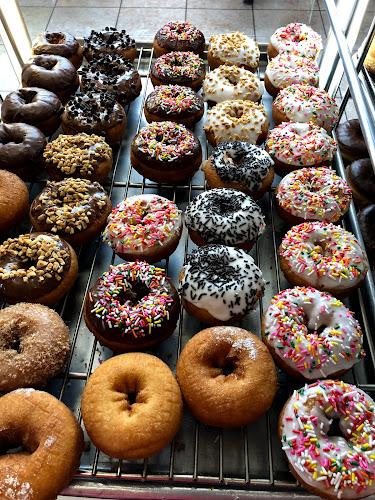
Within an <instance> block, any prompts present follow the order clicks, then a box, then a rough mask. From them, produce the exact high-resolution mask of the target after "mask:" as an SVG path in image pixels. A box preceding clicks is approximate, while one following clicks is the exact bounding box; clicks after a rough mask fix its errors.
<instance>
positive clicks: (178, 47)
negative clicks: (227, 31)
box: [153, 22, 205, 57]
mask: <svg viewBox="0 0 375 500" xmlns="http://www.w3.org/2000/svg"><path fill="white" fill-rule="evenodd" d="M153 45H154V52H155V54H156V56H157V57H160V56H162V55H163V54H166V53H167V52H175V51H181V52H194V53H195V54H202V53H203V51H204V47H205V39H204V35H203V33H202V32H201V31H200V30H199V29H198V28H196V27H195V26H193V25H192V24H191V23H179V22H170V23H167V24H164V26H163V27H162V28H160V30H159V31H158V32H157V33H156V35H155V38H154V43H153Z"/></svg>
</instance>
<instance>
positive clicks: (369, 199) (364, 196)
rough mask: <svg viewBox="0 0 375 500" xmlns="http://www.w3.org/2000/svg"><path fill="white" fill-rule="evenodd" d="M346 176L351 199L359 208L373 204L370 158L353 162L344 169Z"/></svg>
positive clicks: (374, 188) (374, 184)
mask: <svg viewBox="0 0 375 500" xmlns="http://www.w3.org/2000/svg"><path fill="white" fill-rule="evenodd" d="M346 175H347V177H348V183H349V186H350V188H351V190H352V192H353V199H354V201H355V202H356V203H357V204H358V205H359V206H360V207H365V206H366V205H370V204H371V203H375V174H374V169H373V167H372V163H371V160H370V158H363V159H361V160H356V161H353V163H351V164H350V165H348V166H347V167H346Z"/></svg>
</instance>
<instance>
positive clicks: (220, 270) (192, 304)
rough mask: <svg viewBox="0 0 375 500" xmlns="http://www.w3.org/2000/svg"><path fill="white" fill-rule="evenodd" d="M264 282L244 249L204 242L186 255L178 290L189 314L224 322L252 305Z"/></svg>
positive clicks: (211, 320)
mask: <svg viewBox="0 0 375 500" xmlns="http://www.w3.org/2000/svg"><path fill="white" fill-rule="evenodd" d="M264 285H265V281H264V280H263V278H262V272H261V270H260V269H259V268H258V267H257V266H256V265H255V264H254V260H253V258H252V257H250V255H248V254H247V253H246V252H245V250H241V249H239V248H232V247H226V246H225V245H205V246H203V247H199V248H198V249H196V250H194V251H193V252H192V253H191V255H189V256H188V258H187V262H186V264H185V265H184V266H183V268H182V270H181V272H180V288H179V290H180V294H181V302H182V305H183V306H184V308H185V309H186V311H187V313H188V314H190V315H191V316H194V317H195V318H197V319H199V320H201V321H203V322H204V323H207V324H210V325H225V324H231V323H235V322H237V321H239V320H240V319H242V318H243V317H244V316H245V314H247V313H249V312H251V311H252V310H253V309H254V307H255V304H256V302H257V300H258V299H259V298H260V297H262V296H263V292H264Z"/></svg>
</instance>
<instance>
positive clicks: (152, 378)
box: [81, 352, 182, 460]
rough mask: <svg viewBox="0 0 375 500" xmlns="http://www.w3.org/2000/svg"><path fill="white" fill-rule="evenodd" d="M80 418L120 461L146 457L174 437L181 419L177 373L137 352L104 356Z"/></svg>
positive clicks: (95, 440)
mask: <svg viewBox="0 0 375 500" xmlns="http://www.w3.org/2000/svg"><path fill="white" fill-rule="evenodd" d="M81 412H82V418H83V421H84V423H85V428H86V430H87V433H88V435H89V436H90V439H91V440H92V442H93V443H94V445H95V446H97V447H98V448H99V450H101V451H103V452H104V453H106V454H107V455H109V456H110V457H114V458H119V459H122V460H136V459H141V458H146V457H149V456H151V455H154V454H155V453H158V452H159V451H161V450H162V449H163V448H164V447H165V446H167V444H168V443H169V442H170V441H172V439H173V437H174V436H175V434H176V433H177V431H178V429H179V427H180V424H181V419H182V396H181V391H180V388H179V386H178V384H177V382H176V379H175V377H174V375H173V373H172V372H171V371H170V369H169V368H168V366H167V365H166V364H165V363H164V362H163V361H161V360H160V359H159V358H156V357H155V356H151V355H150V354H144V353H139V352H134V353H127V354H121V355H119V356H116V357H114V358H111V359H109V360H107V361H105V362H104V363H103V364H101V365H100V366H99V368H97V369H96V370H95V371H94V373H93V374H92V375H91V377H90V378H89V380H88V381H87V383H86V386H85V389H84V391H83V395H82V404H81Z"/></svg>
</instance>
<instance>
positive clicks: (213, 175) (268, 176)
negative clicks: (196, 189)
mask: <svg viewBox="0 0 375 500" xmlns="http://www.w3.org/2000/svg"><path fill="white" fill-rule="evenodd" d="M273 164H274V161H273V160H272V158H271V157H270V155H269V154H268V153H266V152H265V151H264V150H263V149H260V148H259V147H257V146H254V145H253V144H249V143H247V142H243V141H230V142H221V143H219V144H218V145H217V146H216V147H215V149H214V150H213V151H212V154H211V156H210V158H209V159H208V160H207V161H205V162H204V163H203V166H202V170H204V173H205V176H206V180H207V183H208V185H209V186H210V187H211V188H214V187H228V188H234V189H237V190H239V191H243V192H244V193H247V194H249V195H251V196H252V197H253V198H255V199H256V200H257V199H259V198H261V197H262V196H263V195H264V193H266V192H267V191H268V190H269V189H270V187H271V184H272V181H273V177H274V170H273Z"/></svg>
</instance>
